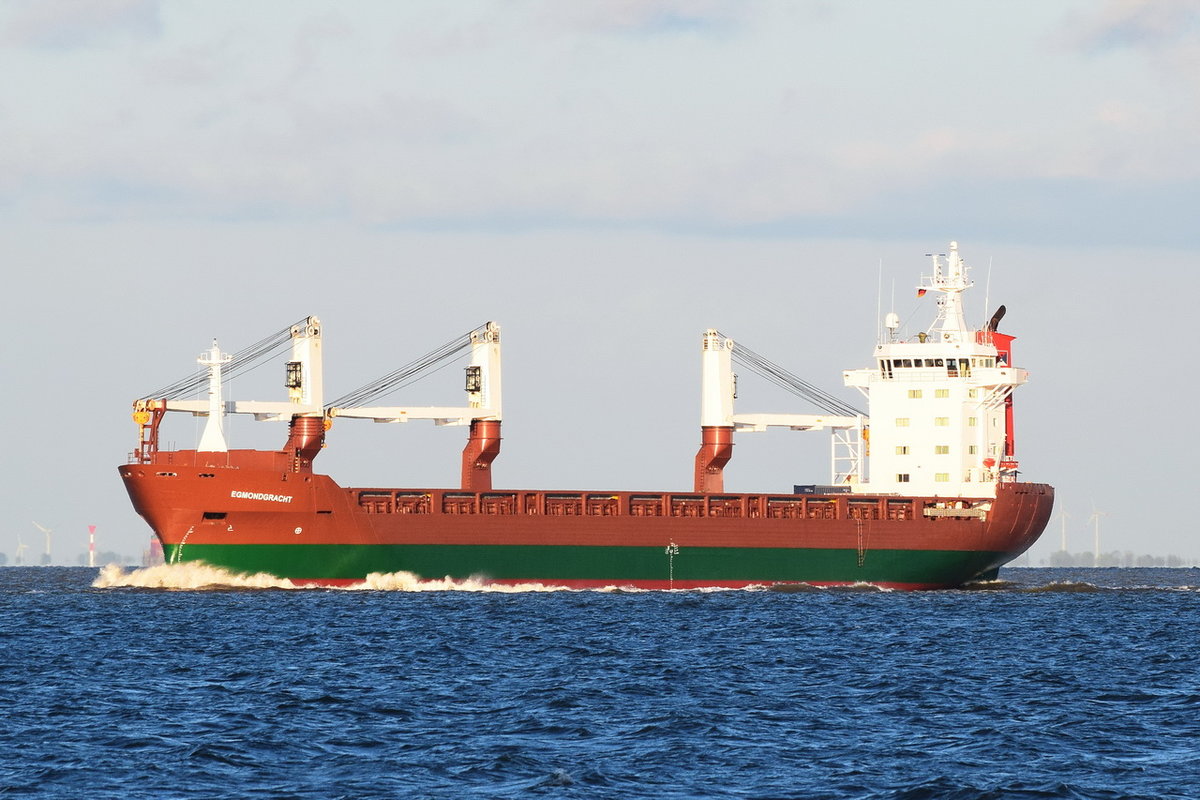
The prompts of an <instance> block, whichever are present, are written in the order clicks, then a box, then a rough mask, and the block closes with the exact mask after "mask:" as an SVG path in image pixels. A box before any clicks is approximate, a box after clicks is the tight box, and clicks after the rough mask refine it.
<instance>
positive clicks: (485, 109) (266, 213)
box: [0, 0, 1200, 564]
mask: <svg viewBox="0 0 1200 800" xmlns="http://www.w3.org/2000/svg"><path fill="white" fill-rule="evenodd" d="M0 74H3V75H4V76H5V78H4V79H3V81H0V259H2V261H0V264H2V265H3V266H2V268H3V275H4V281H3V286H4V292H3V293H2V295H0V296H2V298H3V299H2V301H0V302H2V303H3V305H2V306H0V307H2V308H3V314H4V319H5V321H6V322H7V334H8V335H6V336H5V337H4V338H3V343H4V344H3V351H2V354H3V361H2V365H3V373H4V376H5V386H6V388H7V389H8V391H6V392H4V393H3V396H2V397H3V399H0V403H2V404H3V405H2V406H0V408H2V410H3V418H4V419H5V420H6V422H7V425H6V435H5V445H6V451H7V452H6V457H5V458H4V459H3V461H0V475H2V477H3V480H2V481H0V485H2V486H3V489H2V492H3V498H2V499H3V505H2V506H0V552H2V553H5V554H6V555H7V556H8V560H9V563H11V562H12V560H13V556H14V554H15V551H16V549H17V544H18V538H20V539H21V540H22V541H23V542H24V543H25V544H27V545H29V546H30V551H29V552H28V553H27V557H33V556H35V555H37V554H39V553H40V551H41V550H42V548H43V547H44V541H43V539H42V537H41V534H40V533H39V531H38V530H37V528H36V527H34V525H33V521H37V522H39V523H41V524H42V525H45V526H47V527H50V528H52V529H53V530H54V531H55V534H54V541H53V553H54V560H55V561H56V562H57V563H66V564H74V563H77V562H76V558H77V555H78V554H79V553H81V552H83V551H84V550H85V549H86V543H87V526H88V525H95V526H96V527H97V541H98V544H97V547H98V549H100V550H113V551H117V552H119V553H123V554H132V555H137V554H140V552H141V551H142V549H143V548H144V547H145V546H146V543H147V541H148V538H149V534H150V531H149V528H148V527H147V526H146V525H145V523H144V522H143V521H142V520H141V519H140V518H139V517H138V516H137V515H136V514H135V513H134V512H133V511H132V508H131V507H130V504H129V501H128V497H127V496H126V494H125V492H124V489H123V487H122V485H121V482H120V480H119V478H118V476H117V466H118V465H120V464H123V463H125V461H126V458H127V454H128V453H129V452H130V451H131V450H132V449H133V448H134V446H135V443H136V440H137V430H136V428H135V426H134V424H133V423H132V421H131V420H130V416H129V412H130V402H131V401H132V400H133V399H134V398H136V397H138V396H141V395H143V394H145V393H147V392H150V391H152V390H153V389H155V388H157V387H159V386H162V385H164V384H167V383H169V382H171V381H172V380H174V379H176V378H178V377H181V376H183V375H185V374H187V373H189V372H191V371H192V370H194V369H195V358H196V356H197V354H198V353H199V352H200V351H201V350H202V349H205V348H206V347H208V346H209V344H210V343H211V340H212V339H213V338H214V337H216V338H217V339H218V340H219V341H220V343H221V345H222V347H223V348H224V349H226V350H229V351H233V350H237V349H240V348H241V347H243V346H245V345H246V344H249V343H250V342H253V341H256V340H258V339H260V338H262V337H264V336H266V335H267V334H269V333H271V332H273V331H276V330H279V329H281V328H284V327H286V326H287V325H289V324H290V323H292V322H294V321H295V320H297V319H300V318H302V317H304V316H306V315H309V314H315V315H317V316H319V317H320V318H321V319H322V321H323V324H324V325H325V326H326V330H325V367H326V391H327V396H329V397H333V396H336V395H338V394H341V393H343V392H344V391H348V390H350V389H352V388H355V387H357V386H359V385H360V384H362V383H364V382H366V381H367V380H369V379H371V378H373V377H376V376H378V375H381V374H383V373H386V372H388V371H390V370H392V369H394V368H395V367H397V366H399V365H400V364H403V363H405V362H407V361H409V360H411V359H412V358H414V357H416V356H418V355H421V354H423V353H425V352H427V351H429V350H432V349H433V348H434V347H436V346H437V345H439V344H441V343H443V342H445V341H447V340H448V339H450V338H452V337H454V336H456V335H458V334H462V333H465V332H466V331H468V330H470V329H472V328H474V327H476V326H477V325H479V324H481V323H482V322H484V321H486V320H496V321H498V322H499V323H500V324H501V325H502V326H503V331H504V334H503V335H504V406H505V408H504V437H505V439H504V444H503V451H502V453H501V455H500V457H499V458H498V459H497V461H496V463H495V465H494V476H495V482H496V485H497V487H513V488H576V489H661V490H663V491H666V490H676V489H677V490H684V491H686V490H690V488H691V470H692V460H693V457H694V455H695V452H696V448H697V446H698V444H699V431H698V430H697V429H698V425H699V342H700V336H701V334H702V332H703V330H704V329H705V328H708V327H716V328H719V329H720V330H722V331H723V332H725V333H727V334H729V335H730V336H732V337H734V338H735V339H737V340H740V341H743V342H744V343H745V344H747V345H748V346H750V347H751V348H753V349H754V350H756V351H758V352H759V353H762V354H763V355H766V356H768V357H769V358H771V359H772V360H774V361H776V362H778V363H780V364H781V365H783V366H785V367H787V368H788V369H790V370H791V371H793V372H795V373H797V374H800V375H802V376H804V377H805V378H806V379H807V380H809V381H810V382H812V383H815V384H817V385H819V386H822V387H823V388H825V389H827V390H830V391H834V392H835V393H837V394H838V395H839V396H840V397H842V398H844V399H846V400H850V401H852V402H857V403H860V404H861V398H860V397H859V396H857V394H856V393H855V392H854V391H853V390H849V389H845V388H844V387H842V386H841V372H842V370H844V369H851V368H859V367H863V366H867V365H869V364H870V362H871V353H872V348H873V346H874V344H875V337H876V331H877V327H878V326H877V320H878V313H877V312H878V310H879V309H880V308H881V307H882V308H883V309H884V310H885V311H886V310H887V309H889V308H895V310H896V311H897V313H899V314H900V315H901V316H902V317H903V318H904V320H905V324H906V326H910V327H909V329H911V330H914V331H915V330H918V329H923V328H924V327H925V326H926V325H928V323H929V322H931V321H932V318H933V314H934V306H933V297H932V295H931V296H930V297H928V298H926V299H925V300H923V301H918V300H917V299H916V297H915V291H914V290H913V287H914V286H915V285H916V283H917V280H918V278H919V276H920V275H921V274H924V273H926V272H927V271H928V260H927V259H926V258H925V255H924V254H926V253H929V252H945V251H946V248H947V246H948V242H949V241H951V240H956V241H958V242H959V243H960V248H961V252H962V254H963V256H964V258H965V259H966V261H967V263H968V264H970V265H971V266H972V267H973V272H972V277H973V278H974V280H975V282H976V287H975V288H974V289H973V290H972V291H971V292H970V293H969V295H968V298H967V306H968V311H969V313H970V314H972V315H973V316H972V318H971V320H970V321H972V322H974V323H975V324H979V323H981V322H982V321H983V320H985V319H986V318H987V317H989V316H990V310H989V309H991V308H993V307H994V306H996V305H999V304H1000V303H1004V304H1005V305H1006V306H1007V308H1008V315H1007V316H1006V318H1005V321H1004V323H1003V326H1002V330H1004V331H1006V332H1008V333H1012V334H1015V335H1016V336H1017V337H1018V339H1017V342H1016V344H1015V354H1016V361H1017V362H1018V365H1019V366H1023V367H1025V368H1027V369H1028V370H1029V371H1030V373H1031V377H1030V383H1029V384H1028V385H1027V386H1024V387H1021V388H1020V389H1019V390H1018V393H1017V399H1016V405H1017V432H1016V433H1017V450H1018V456H1019V458H1020V460H1021V465H1022V472H1023V477H1024V478H1025V479H1027V480H1033V481H1040V482H1047V483H1051V484H1053V485H1054V486H1055V487H1056V488H1057V492H1058V508H1057V509H1056V512H1055V518H1054V520H1053V521H1052V523H1051V526H1050V528H1049V529H1048V531H1047V533H1046V534H1045V535H1044V537H1043V539H1042V541H1041V542H1039V543H1038V544H1037V545H1036V546H1035V548H1034V550H1033V551H1032V555H1033V557H1034V558H1035V559H1036V558H1038V557H1047V556H1048V555H1049V554H1050V553H1052V552H1053V551H1054V550H1057V549H1058V548H1059V546H1060V538H1061V531H1062V527H1061V522H1060V518H1059V516H1058V514H1059V513H1060V511H1065V512H1066V514H1067V515H1068V516H1067V518H1066V531H1067V536H1068V549H1069V550H1072V551H1075V552H1079V551H1084V550H1091V549H1092V536H1093V532H1094V528H1093V527H1090V526H1089V520H1090V519H1092V518H1093V514H1094V513H1095V512H1103V515H1102V516H1099V517H1097V518H1096V519H1098V520H1099V524H1100V531H1101V536H1102V546H1101V549H1102V550H1103V551H1106V552H1108V551H1112V550H1123V551H1124V550H1129V551H1133V552H1135V553H1149V554H1157V555H1166V554H1169V553H1171V554H1177V555H1180V556H1183V557H1185V558H1188V559H1191V560H1193V561H1197V562H1200V538H1198V537H1197V535H1196V530H1195V528H1196V524H1195V522H1194V521H1192V520H1191V519H1190V517H1188V516H1187V515H1185V514H1183V513H1182V512H1181V509H1182V506H1181V505H1180V504H1181V502H1182V500H1181V498H1184V497H1188V496H1191V494H1192V493H1193V492H1195V491H1196V490H1197V489H1196V484H1197V480H1198V479H1200V474H1198V470H1197V467H1196V466H1195V460H1196V453H1197V450H1198V449H1200V441H1198V438H1200V437H1198V436H1197V432H1196V426H1195V424H1194V423H1193V418H1192V417H1191V416H1189V415H1188V414H1184V413H1183V412H1184V411H1185V410H1186V409H1183V408H1181V407H1180V406H1179V405H1178V403H1180V402H1182V401H1183V400H1184V399H1186V398H1187V397H1189V396H1192V395H1193V394H1194V393H1195V391H1196V389H1197V386H1198V381H1197V378H1196V373H1195V371H1194V370H1192V369H1191V364H1192V363H1193V362H1194V361H1195V358H1194V356H1193V352H1192V349H1193V348H1192V343H1193V342H1194V341H1195V340H1196V338H1197V335H1196V322H1195V320H1196V305H1197V301H1196V298H1197V297H1200V291H1198V290H1200V269H1198V267H1200V226H1197V225H1196V216H1197V210H1198V208H1200V158H1197V157H1196V154H1195V149H1196V142H1197V140H1198V137H1200V102H1197V100H1198V99H1200V97H1198V95H1200V4H1196V3H1194V2H1191V0H1121V1H1117V0H1037V1H1036V2H1034V1H1033V0H1029V1H1028V2H1009V3H983V2H963V1H962V0H910V2H906V3H892V2H885V1H884V0H878V1H877V2H867V1H866V0H848V1H843V2H821V1H819V0H789V1H788V2H783V1H780V2H756V1H754V0H749V1H748V2H732V1H730V2H723V1H722V0H692V1H691V2H683V1H682V0H606V1H605V2H600V1H599V0H577V1H576V2H571V3H562V2H558V1H557V0H509V2H491V1H489V0H478V1H472V0H463V1H462V2H456V3H452V4H450V3H444V2H432V1H431V2H417V1H416V0H411V1H410V2H405V3H388V2H368V1H367V0H363V1H361V2H354V3H330V2H311V1H308V0H288V1H287V2H282V1H281V2H255V3H233V2H211V0H210V1H207V2H187V1H182V0H181V1H180V2H154V1H153V0H41V1H40V2H37V3H26V2H15V1H11V0H10V1H5V0H0ZM893 298H894V299H893ZM266 369H267V370H277V371H278V373H279V374H278V375H274V374H271V375H266V374H265V372H264V371H260V373H262V374H261V375H260V374H255V375H253V376H252V377H250V378H248V379H246V381H245V382H244V383H240V382H235V384H234V386H233V387H232V388H231V389H229V390H227V397H229V398H231V399H234V398H236V399H256V400H271V399H279V398H280V397H281V396H282V389H281V387H280V386H278V385H277V384H279V383H280V382H281V376H282V369H283V368H282V366H281V365H279V366H271V367H268V368H266ZM451 373H454V374H451ZM461 399H462V395H461V373H459V372H457V370H446V371H444V374H439V375H438V376H435V377H434V378H431V379H430V381H427V382H424V383H421V384H417V385H416V386H414V387H412V389H410V390H406V391H405V393H403V394H401V395H397V396H395V397H393V398H392V401H393V402H396V403H400V404H405V405H452V404H457V403H459V402H460V401H461ZM1151 410H1153V412H1154V413H1151ZM738 411H739V412H755V411H772V412H798V413H803V412H808V411H811V409H809V408H806V407H805V406H803V404H802V403H800V401H797V400H795V399H794V398H792V397H791V396H790V395H786V394H781V393H776V392H775V391H774V390H773V389H771V388H770V387H768V386H759V385H757V384H755V383H754V382H753V381H752V380H751V379H750V378H749V377H746V378H744V379H743V381H742V382H741V383H740V385H739V400H738ZM229 432H230V433H229V435H230V438H231V444H232V446H234V447H238V446H242V447H245V446H254V447H268V448H272V449H274V448H276V447H279V446H281V445H282V442H283V441H284V435H285V434H284V428H283V426H281V425H279V424H277V423H274V424H273V423H256V422H253V421H251V420H249V419H248V418H246V419H242V418H237V419H234V420H232V421H231V422H230V423H229ZM198 435H199V427H198V425H197V421H196V420H195V419H193V418H191V417H185V416H182V415H174V416H173V417H172V418H171V419H170V420H169V422H168V423H167V424H166V425H165V426H164V438H165V439H167V440H169V441H172V442H174V443H176V444H177V445H178V446H180V447H193V446H194V445H195V443H196V441H197V439H198ZM464 440H465V432H464V431H463V429H461V428H434V427H433V426H432V425H427V424H421V423H409V424H407V425H403V426H400V425H389V426H382V425H374V424H372V423H370V422H365V421H356V420H340V421H338V422H337V423H336V424H335V426H334V428H333V429H332V430H331V432H330V436H329V439H328V446H327V449H326V450H325V451H324V452H323V453H322V454H321V456H320V457H319V458H318V460H317V463H316V466H317V468H318V471H323V472H327V473H328V474H330V475H332V476H333V477H334V478H335V479H336V480H337V481H338V482H339V483H341V484H342V485H344V486H421V487H432V486H452V485H454V484H455V482H456V481H457V478H458V460H459V454H460V452H461V449H462V445H463V443H464ZM736 441H737V443H736V447H735V456H734V459H733V461H732V462H731V463H730V465H729V466H728V467H727V469H726V485H727V488H729V489H730V490H734V491H786V490H788V489H790V487H791V486H792V484H794V483H812V482H821V481H823V480H825V478H826V477H827V475H828V451H829V443H828V441H827V439H826V438H825V436H824V435H823V434H812V433H809V434H800V433H793V432H780V431H772V432H770V433H767V434H740V435H739V436H738V438H737V440H736Z"/></svg>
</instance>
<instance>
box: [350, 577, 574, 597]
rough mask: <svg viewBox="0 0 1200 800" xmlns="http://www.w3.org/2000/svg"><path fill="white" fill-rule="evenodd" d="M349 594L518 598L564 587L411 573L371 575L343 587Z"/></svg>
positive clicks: (564, 589) (555, 590) (563, 587)
mask: <svg viewBox="0 0 1200 800" xmlns="http://www.w3.org/2000/svg"><path fill="white" fill-rule="evenodd" d="M344 588H346V589H349V590H352V591H364V590H365V591H373V592H497V593H501V594H517V593H521V592H564V591H571V590H570V589H568V588H567V587H565V586H546V585H545V584H542V583H514V584H511V585H509V584H503V583H490V582H488V580H487V579H486V578H482V577H470V578H464V579H457V578H451V577H448V576H447V577H445V578H441V579H440V580H437V579H434V580H428V579H423V578H421V577H420V576H419V575H416V574H414V573H412V572H387V573H383V572H372V573H371V574H369V575H367V577H366V579H364V580H363V581H362V582H361V583H355V584H352V585H350V586H346V587H344Z"/></svg>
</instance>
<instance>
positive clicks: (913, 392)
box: [908, 389, 921, 400]
mask: <svg viewBox="0 0 1200 800" xmlns="http://www.w3.org/2000/svg"><path fill="white" fill-rule="evenodd" d="M908 396H909V397H910V398H912V399H913V400H917V399H918V398H920V397H921V390H920V389H909V390H908Z"/></svg>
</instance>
